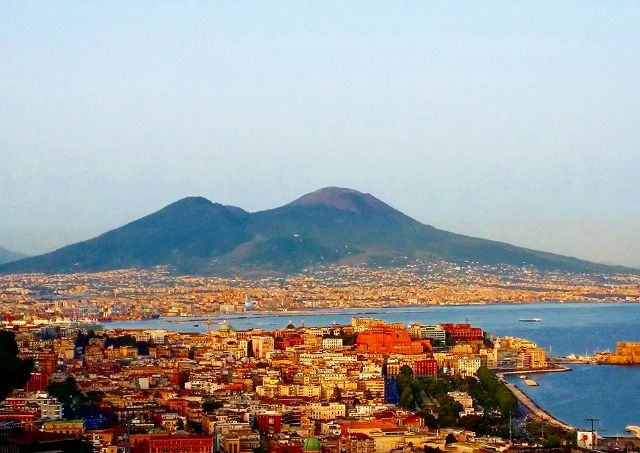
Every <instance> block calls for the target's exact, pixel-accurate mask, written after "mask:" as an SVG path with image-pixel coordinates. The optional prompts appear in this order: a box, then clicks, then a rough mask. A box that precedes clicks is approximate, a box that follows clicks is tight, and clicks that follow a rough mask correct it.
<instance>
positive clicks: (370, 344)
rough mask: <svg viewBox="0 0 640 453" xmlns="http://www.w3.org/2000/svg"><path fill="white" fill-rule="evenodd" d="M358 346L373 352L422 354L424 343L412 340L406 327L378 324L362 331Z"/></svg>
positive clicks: (359, 349) (359, 335) (360, 349)
mask: <svg viewBox="0 0 640 453" xmlns="http://www.w3.org/2000/svg"><path fill="white" fill-rule="evenodd" d="M356 348H357V350H358V351H361V352H368V353H371V354H422V352H423V345H422V343H421V342H419V341H412V340H411V338H409V334H408V333H407V331H406V330H404V328H402V327H399V326H394V325H384V324H380V325H376V326H373V327H372V328H371V329H370V330H367V331H365V332H360V333H359V334H358V338H357V339H356Z"/></svg>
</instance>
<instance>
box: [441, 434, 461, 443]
mask: <svg viewBox="0 0 640 453" xmlns="http://www.w3.org/2000/svg"><path fill="white" fill-rule="evenodd" d="M455 442H458V439H456V436H454V435H453V433H449V434H447V437H445V439H444V443H445V445H449V444H453V443H455Z"/></svg>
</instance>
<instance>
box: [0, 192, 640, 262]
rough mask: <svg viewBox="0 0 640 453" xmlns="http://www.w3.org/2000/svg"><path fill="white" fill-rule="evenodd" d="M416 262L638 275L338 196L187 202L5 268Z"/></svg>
mask: <svg viewBox="0 0 640 453" xmlns="http://www.w3.org/2000/svg"><path fill="white" fill-rule="evenodd" d="M413 259H424V260H445V261H452V262H470V261H471V262H478V263H480V264H489V265H498V264H505V265H514V266H525V265H527V266H534V267H536V268H538V269H540V270H560V271H568V272H583V273H594V272H604V273H616V272H620V273H640V271H638V270H636V269H631V268H626V267H623V266H611V265H604V264H599V263H592V262H589V261H585V260H580V259H578V258H573V257H566V256H562V255H558V254H553V253H548V252H540V251H537V250H532V249H528V248H523V247H517V246H515V245H512V244H508V243H504V242H498V241H491V240H487V239H479V238H474V237H470V236H465V235H461V234H457V233H451V232H448V231H444V230H440V229H438V228H435V227H433V226H431V225H426V224H423V223H421V222H418V221H417V220H415V219H413V218H411V217H409V216H407V215H406V214H404V213H402V212H400V211H398V210H397V209H395V208H393V207H391V206H390V205H388V204H386V203H384V202H383V201H381V200H379V199H377V198H376V197H374V196H373V195H371V194H366V193H362V192H359V191H357V190H354V189H347V188H340V187H326V188H323V189H319V190H316V191H314V192H311V193H308V194H306V195H303V196H302V197H299V198H297V199H296V200H294V201H292V202H290V203H288V204H285V205H283V206H280V207H278V208H273V209H268V210H264V211H258V212H254V213H249V212H247V211H245V210H243V209H242V208H238V207H235V206H225V205H222V204H220V203H214V202H212V201H210V200H208V199H206V198H204V197H186V198H182V199H180V200H178V201H176V202H174V203H171V204H169V205H167V206H165V207H164V208H162V209H160V210H158V211H156V212H154V213H151V214H149V215H146V216H144V217H141V218H139V219H137V220H134V221H132V222H130V223H127V224H125V225H123V226H121V227H119V228H116V229H114V230H111V231H107V232H105V233H103V234H101V235H99V236H96V237H95V238H92V239H89V240H87V241H82V242H79V243H76V244H70V245H67V246H65V247H62V248H60V249H58V250H55V251H53V252H50V253H47V254H44V255H40V256H35V257H30V258H25V259H21V260H18V261H14V262H12V263H8V264H4V265H0V272H1V273H11V272H43V273H69V272H93V271H104V270H111V269H119V268H131V267H133V268H145V267H151V266H155V265H169V266H172V267H173V268H174V269H175V270H176V272H179V273H193V274H260V273H262V272H276V273H281V274H290V273H296V272H299V271H300V270H302V269H304V268H306V267H309V266H314V265H320V264H330V263H339V264H345V263H346V264H367V265H375V266H379V265H393V264H394V263H395V264H396V265H398V264H402V263H406V262H409V261H411V260H413Z"/></svg>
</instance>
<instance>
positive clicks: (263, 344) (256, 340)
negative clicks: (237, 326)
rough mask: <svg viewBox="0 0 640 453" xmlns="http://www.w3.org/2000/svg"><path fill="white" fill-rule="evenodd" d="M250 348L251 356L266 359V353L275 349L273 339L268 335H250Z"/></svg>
mask: <svg viewBox="0 0 640 453" xmlns="http://www.w3.org/2000/svg"><path fill="white" fill-rule="evenodd" d="M251 348H252V351H253V356H254V357H257V358H259V359H266V358H267V354H269V353H270V352H271V351H273V350H274V349H275V341H274V339H273V337H270V336H267V335H265V336H257V337H251Z"/></svg>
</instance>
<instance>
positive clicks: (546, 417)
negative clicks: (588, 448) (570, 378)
mask: <svg viewBox="0 0 640 453" xmlns="http://www.w3.org/2000/svg"><path fill="white" fill-rule="evenodd" d="M505 385H506V386H507V388H508V389H509V390H511V391H512V392H513V394H514V396H515V397H516V398H517V399H518V401H519V402H520V403H521V404H522V405H523V406H524V407H526V408H527V409H528V410H529V412H530V413H531V415H532V416H533V417H535V418H537V419H538V420H542V421H544V422H546V423H548V424H550V425H552V426H555V427H558V428H561V429H564V430H565V431H575V430H576V428H574V427H573V426H571V425H569V424H567V423H565V422H563V421H562V420H558V419H557V418H555V417H553V416H552V415H551V414H549V413H548V412H546V411H545V410H544V409H542V408H541V407H540V406H538V405H537V404H536V403H535V402H533V400H531V398H529V397H528V396H527V395H526V394H525V393H524V392H523V391H522V390H520V389H519V388H518V386H517V385H515V384H510V383H508V382H505Z"/></svg>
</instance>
